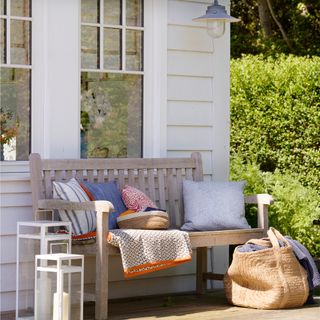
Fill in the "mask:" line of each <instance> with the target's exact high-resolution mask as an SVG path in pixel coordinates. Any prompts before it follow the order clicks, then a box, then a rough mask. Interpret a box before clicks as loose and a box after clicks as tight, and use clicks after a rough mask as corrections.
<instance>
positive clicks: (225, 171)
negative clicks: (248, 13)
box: [212, 25, 230, 181]
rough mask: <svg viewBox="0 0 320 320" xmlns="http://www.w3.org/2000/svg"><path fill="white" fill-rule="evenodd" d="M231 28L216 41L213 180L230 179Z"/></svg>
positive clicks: (227, 28)
mask: <svg viewBox="0 0 320 320" xmlns="http://www.w3.org/2000/svg"><path fill="white" fill-rule="evenodd" d="M229 39H230V26H228V25H227V26H226V31H225V34H224V35H223V36H222V37H221V38H219V39H216V40H215V41H214V46H215V58H214V66H213V67H214V69H213V70H214V74H215V76H214V78H213V79H212V81H213V97H214V101H213V136H212V142H213V150H214V152H213V159H212V161H213V168H214V169H216V170H214V173H213V179H214V180H216V181H225V180H228V179H229V154H230V110H229V103H230V67H229V65H230V40H229Z"/></svg>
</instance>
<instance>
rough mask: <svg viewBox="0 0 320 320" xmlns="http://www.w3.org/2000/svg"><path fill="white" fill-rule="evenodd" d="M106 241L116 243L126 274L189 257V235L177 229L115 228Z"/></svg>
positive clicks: (157, 267) (173, 264)
mask: <svg viewBox="0 0 320 320" xmlns="http://www.w3.org/2000/svg"><path fill="white" fill-rule="evenodd" d="M108 242H109V243H110V244H112V245H114V246H116V247H119V249H120V253H121V258H122V265H123V270H124V276H125V277H126V278H129V277H134V276H137V275H141V274H145V273H149V272H153V271H157V270H161V269H166V268H170V267H173V266H176V265H178V264H181V263H184V262H187V261H190V260H191V254H192V250H191V244H190V239H189V235H188V233H187V232H184V231H180V230H140V229H117V230H112V231H110V232H109V235H108Z"/></svg>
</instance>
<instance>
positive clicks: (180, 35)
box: [168, 3, 212, 53]
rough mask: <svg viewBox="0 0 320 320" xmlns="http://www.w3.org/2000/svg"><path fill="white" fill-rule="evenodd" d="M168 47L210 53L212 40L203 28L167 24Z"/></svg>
mask: <svg viewBox="0 0 320 320" xmlns="http://www.w3.org/2000/svg"><path fill="white" fill-rule="evenodd" d="M190 5H191V3H190ZM208 40H209V41H208ZM168 49H171V50H181V51H192V52H197V51H198V52H209V53H210V52H212V41H210V39H208V35H207V32H206V30H205V29H204V28H200V27H186V26H179V25H169V26H168Z"/></svg>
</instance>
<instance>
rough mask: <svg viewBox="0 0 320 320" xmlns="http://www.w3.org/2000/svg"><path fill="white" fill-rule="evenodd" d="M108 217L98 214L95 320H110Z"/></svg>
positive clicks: (101, 213)
mask: <svg viewBox="0 0 320 320" xmlns="http://www.w3.org/2000/svg"><path fill="white" fill-rule="evenodd" d="M107 219H108V215H106V214H103V212H99V211H98V212H97V239H96V247H97V253H96V304H95V319H96V320H106V319H108V287H109V283H108V262H109V250H108V243H107V233H108V229H107V226H108V222H107V221H108V220H107Z"/></svg>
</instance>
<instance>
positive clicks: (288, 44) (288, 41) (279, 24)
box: [267, 0, 293, 51]
mask: <svg viewBox="0 0 320 320" xmlns="http://www.w3.org/2000/svg"><path fill="white" fill-rule="evenodd" d="M267 4H268V8H269V10H270V14H271V16H272V18H273V20H274V22H275V23H276V24H277V26H278V27H279V29H280V32H281V34H282V38H283V40H284V41H285V42H286V44H287V46H288V47H289V49H290V51H293V47H292V44H291V42H290V40H289V38H288V37H287V34H286V32H285V31H284V29H283V27H282V25H281V23H280V21H279V20H278V19H277V17H276V15H275V13H274V11H273V8H272V6H271V1H270V0H267Z"/></svg>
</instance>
